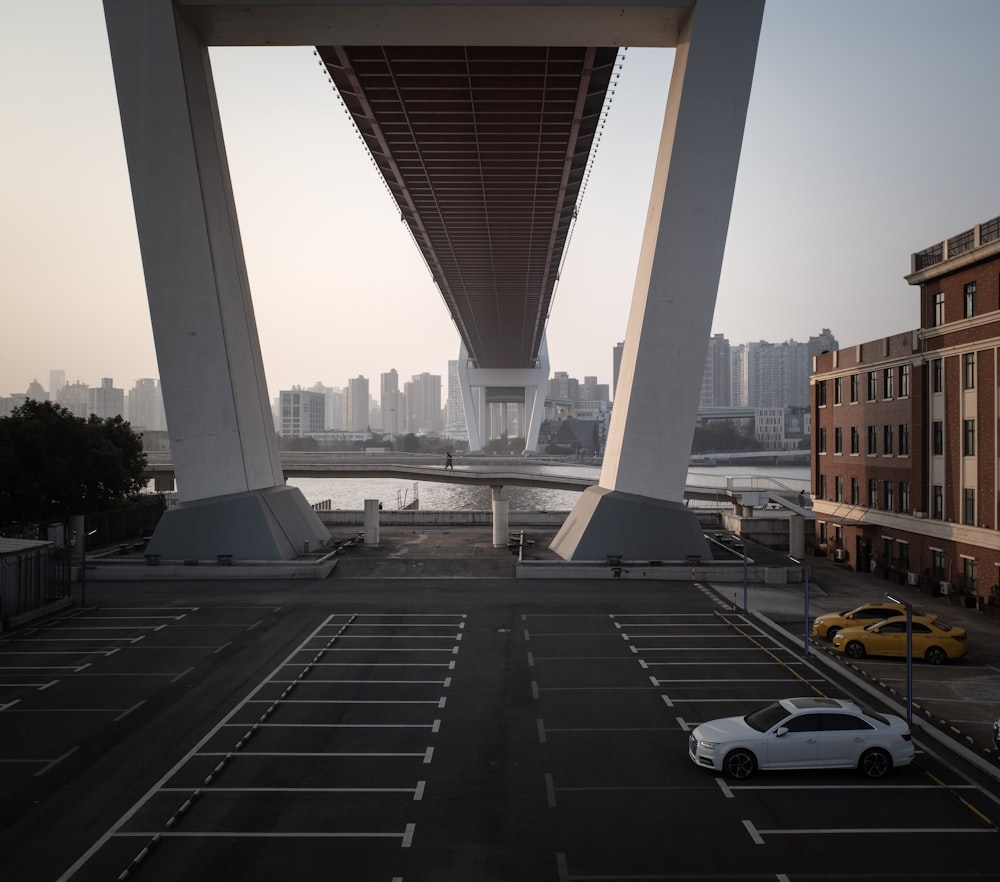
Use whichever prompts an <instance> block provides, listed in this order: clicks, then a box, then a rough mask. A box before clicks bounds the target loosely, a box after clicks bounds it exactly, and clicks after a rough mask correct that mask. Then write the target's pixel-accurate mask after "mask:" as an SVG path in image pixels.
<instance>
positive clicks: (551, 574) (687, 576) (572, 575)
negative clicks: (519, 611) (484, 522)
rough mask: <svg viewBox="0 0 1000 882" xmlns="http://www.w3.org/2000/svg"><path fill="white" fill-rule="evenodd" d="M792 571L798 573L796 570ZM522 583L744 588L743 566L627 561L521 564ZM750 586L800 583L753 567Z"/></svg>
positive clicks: (784, 574)
mask: <svg viewBox="0 0 1000 882" xmlns="http://www.w3.org/2000/svg"><path fill="white" fill-rule="evenodd" d="M791 569H793V570H794V569H795V568H794V567H792V568H791ZM516 574H517V578H518V579H604V580H616V579H643V580H650V579H652V580H656V581H659V582H691V581H702V582H713V583H715V584H719V583H724V584H728V585H742V584H743V564H742V563H739V564H720V563H715V564H706V565H699V566H690V565H687V564H684V563H681V562H674V561H667V562H664V563H663V564H662V565H660V564H651V563H650V562H649V561H640V562H638V563H629V562H628V561H623V562H622V565H621V567H620V568H619V567H610V566H608V565H607V564H606V563H600V562H598V561H565V560H559V561H548V560H523V561H519V562H518V564H517V570H516ZM746 577H747V582H748V583H757V584H770V585H773V584H784V583H785V582H786V581H798V580H797V579H795V578H794V577H792V578H789V574H788V573H787V571H786V570H785V569H784V568H779V567H762V566H750V567H747V572H746Z"/></svg>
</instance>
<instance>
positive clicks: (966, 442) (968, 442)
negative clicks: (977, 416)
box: [962, 420, 976, 456]
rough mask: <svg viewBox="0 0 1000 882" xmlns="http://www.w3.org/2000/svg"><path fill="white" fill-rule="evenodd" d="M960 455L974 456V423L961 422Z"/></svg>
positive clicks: (972, 421) (969, 421) (968, 421)
mask: <svg viewBox="0 0 1000 882" xmlns="http://www.w3.org/2000/svg"><path fill="white" fill-rule="evenodd" d="M962 454H963V455H964V456H975V455H976V421H975V420H962Z"/></svg>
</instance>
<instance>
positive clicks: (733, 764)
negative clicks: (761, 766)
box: [722, 747, 757, 780]
mask: <svg viewBox="0 0 1000 882" xmlns="http://www.w3.org/2000/svg"><path fill="white" fill-rule="evenodd" d="M756 768H757V757H755V756H754V755H753V754H752V753H751V752H750V751H749V750H745V749H744V748H742V747H741V748H737V749H736V750H731V751H729V753H727V754H726V758H725V759H724V760H723V761H722V770H723V771H724V772H725V773H726V774H727V775H728V776H729V777H730V778H737V779H740V780H742V779H743V778H749V777H750V776H751V775H752V774H753V773H754V771H755V770H756Z"/></svg>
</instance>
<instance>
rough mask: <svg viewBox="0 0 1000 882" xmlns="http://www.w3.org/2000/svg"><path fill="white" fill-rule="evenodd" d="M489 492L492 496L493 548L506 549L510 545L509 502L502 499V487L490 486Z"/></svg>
mask: <svg viewBox="0 0 1000 882" xmlns="http://www.w3.org/2000/svg"><path fill="white" fill-rule="evenodd" d="M490 492H491V493H492V495H493V547H494V548H506V547H507V545H508V544H509V543H510V538H509V529H510V518H509V511H508V506H509V505H510V500H507V499H504V498H503V487H502V486H500V485H499V484H491V485H490Z"/></svg>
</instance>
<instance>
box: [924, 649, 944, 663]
mask: <svg viewBox="0 0 1000 882" xmlns="http://www.w3.org/2000/svg"><path fill="white" fill-rule="evenodd" d="M924 658H925V659H927V661H929V662H930V663H931V664H932V665H943V664H944V663H945V662H946V661H948V653H947V652H945V651H944V650H943V649H942V648H941V647H940V646H932V647H931V648H930V649H928V650H927V652H925V653H924Z"/></svg>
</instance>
